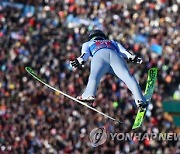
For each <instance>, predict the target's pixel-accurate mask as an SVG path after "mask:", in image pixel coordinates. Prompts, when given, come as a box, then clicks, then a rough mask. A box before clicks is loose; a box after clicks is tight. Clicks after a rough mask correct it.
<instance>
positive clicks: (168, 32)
mask: <svg viewBox="0 0 180 154" xmlns="http://www.w3.org/2000/svg"><path fill="white" fill-rule="evenodd" d="M10 2H11V3H12V4H14V3H15V2H18V1H17V0H16V1H13V0H10ZM21 2H22V3H23V2H26V1H21ZM27 2H29V3H28V5H31V6H33V7H34V12H27V13H25V14H24V13H23V12H24V10H23V9H19V8H17V7H13V6H8V5H2V2H1V3H0V4H1V5H0V153H109V152H112V153H157V154H163V153H164V154H170V153H180V151H178V150H179V149H180V144H179V143H178V142H176V141H157V140H143V141H138V140H136V139H134V140H130V141H119V142H117V141H109V140H107V141H106V142H105V143H104V144H103V145H101V146H99V147H97V148H94V147H92V145H91V143H90V140H89V133H90V131H91V130H92V129H93V128H95V127H102V126H103V127H105V128H106V130H107V133H109V132H117V133H118V132H121V133H123V132H128V133H131V132H141V133H144V132H148V133H151V132H156V133H158V132H162V133H164V132H166V133H168V132H175V127H174V125H173V121H172V119H171V117H170V116H169V115H168V114H166V113H164V112H163V109H162V101H163V100H164V99H165V98H171V97H172V96H173V93H174V91H175V90H176V91H177V88H178V84H179V77H180V76H179V66H180V63H179V58H180V56H179V54H180V53H179V52H178V51H179V48H180V46H179V43H180V35H179V25H180V18H179V17H178V16H179V15H178V2H179V1H176V0H173V1H171V0H146V1H143V0H142V1H141V3H135V2H133V3H132V4H131V5H128V4H122V3H121V2H119V3H115V1H114V0H111V1H110V0H109V1H108V0H64V1H61V0H36V1H27ZM116 2H117V0H116ZM26 6H27V5H26ZM94 28H100V29H102V30H104V32H105V33H106V34H107V35H108V36H109V38H110V39H115V40H116V41H118V42H120V43H122V44H123V45H124V47H125V48H126V49H128V50H129V51H131V52H134V53H135V54H137V55H139V56H141V57H142V58H143V60H144V63H143V64H142V65H139V64H131V63H128V65H129V68H130V72H131V73H132V74H133V75H134V76H135V77H136V79H137V80H138V82H139V83H140V85H141V87H142V89H143V90H144V89H145V84H146V80H147V70H148V69H149V68H151V67H153V66H156V67H157V68H158V81H157V84H156V89H155V93H154V95H153V98H152V103H151V104H150V105H149V110H148V112H147V117H146V119H145V122H144V124H143V126H142V128H141V129H139V130H137V131H133V130H131V126H132V122H133V120H134V116H135V112H136V107H135V104H134V102H133V97H132V94H131V92H130V91H129V90H128V89H127V87H126V85H124V84H123V83H122V82H121V81H120V80H119V79H118V78H116V77H114V76H112V75H109V74H108V75H106V76H104V77H103V78H102V82H101V84H100V86H99V89H98V92H97V97H96V101H95V104H96V108H97V109H99V110H101V111H103V112H104V113H106V114H108V115H110V116H112V117H114V118H117V119H121V120H122V121H123V122H124V123H123V124H115V123H113V122H112V121H110V120H108V119H105V118H104V117H102V116H101V115H99V114H98V113H95V112H93V111H91V110H89V109H87V108H85V107H83V106H81V105H80V104H77V103H76V102H74V101H72V100H70V99H68V98H66V97H64V96H62V95H60V94H58V93H55V92H54V91H52V90H50V89H48V88H46V87H45V86H43V85H42V84H41V83H39V82H38V81H36V80H34V79H33V78H32V77H31V76H30V75H29V74H27V72H26V71H25V69H24V68H25V66H29V67H32V68H33V69H34V71H35V72H36V73H38V74H39V75H40V76H41V77H42V78H43V79H44V80H45V81H47V82H48V83H49V84H50V85H52V86H53V87H55V88H57V89H60V90H62V91H63V92H65V93H67V94H69V95H71V96H73V97H76V96H77V95H81V93H82V91H83V89H84V88H85V86H86V84H87V80H88V76H89V63H90V61H88V62H87V63H86V65H85V67H84V68H81V69H76V70H73V69H72V68H71V66H70V64H69V60H72V59H75V58H76V57H78V56H79V55H80V49H81V45H82V43H83V42H85V41H87V34H88V32H89V31H90V30H92V29H94ZM139 35H141V37H143V38H145V40H146V41H137V39H136V38H137V36H139ZM153 43H156V44H157V45H158V46H160V47H161V48H162V53H156V52H153V51H151V48H150V46H151V45H152V44H153ZM122 73H123V72H122Z"/></svg>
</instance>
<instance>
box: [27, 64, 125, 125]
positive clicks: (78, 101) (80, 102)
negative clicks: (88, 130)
mask: <svg viewBox="0 0 180 154" xmlns="http://www.w3.org/2000/svg"><path fill="white" fill-rule="evenodd" d="M25 70H26V71H27V72H28V73H29V74H30V75H32V76H33V77H34V78H35V79H36V80H38V81H39V82H41V83H42V84H44V85H45V86H47V87H48V88H50V89H52V90H54V91H56V92H58V93H60V94H62V95H64V96H66V97H68V98H69V99H71V100H73V101H75V102H77V103H79V104H81V105H83V106H86V107H87V108H89V109H91V110H93V111H95V112H97V113H99V114H101V115H103V116H104V117H106V118H109V119H111V120H113V121H116V122H119V123H122V122H121V121H119V120H117V119H115V118H112V117H110V116H109V115H107V114H105V113H103V112H101V111H99V110H97V109H95V108H93V107H91V106H89V105H87V104H86V103H84V102H82V101H80V100H77V99H76V98H74V97H72V96H70V95H68V94H66V93H64V92H62V91H60V90H58V89H56V88H54V87H52V86H50V85H49V84H47V83H46V82H45V81H43V80H42V79H41V78H40V77H39V76H38V75H37V74H36V73H35V72H34V71H33V70H32V69H31V68H30V67H25Z"/></svg>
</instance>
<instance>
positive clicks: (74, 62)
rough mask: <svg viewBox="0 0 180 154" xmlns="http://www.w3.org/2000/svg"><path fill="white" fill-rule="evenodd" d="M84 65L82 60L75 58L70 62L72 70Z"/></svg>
mask: <svg viewBox="0 0 180 154" xmlns="http://www.w3.org/2000/svg"><path fill="white" fill-rule="evenodd" d="M84 63H85V62H84V61H83V58H76V59H75V60H72V61H70V64H71V65H72V67H73V68H77V67H81V66H82V65H83V64H84Z"/></svg>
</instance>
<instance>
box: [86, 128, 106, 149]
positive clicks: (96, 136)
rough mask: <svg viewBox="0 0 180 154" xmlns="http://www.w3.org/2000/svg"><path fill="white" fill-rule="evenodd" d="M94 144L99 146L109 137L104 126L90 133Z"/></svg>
mask: <svg viewBox="0 0 180 154" xmlns="http://www.w3.org/2000/svg"><path fill="white" fill-rule="evenodd" d="M89 138H90V141H91V143H92V146H94V147H97V146H99V145H101V144H103V143H104V142H105V141H106V139H107V134H106V130H105V128H104V127H100V128H94V129H93V130H92V131H91V132H90V134H89Z"/></svg>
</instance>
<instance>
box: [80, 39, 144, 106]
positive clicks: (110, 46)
mask: <svg viewBox="0 0 180 154" xmlns="http://www.w3.org/2000/svg"><path fill="white" fill-rule="evenodd" d="M81 53H82V54H81V56H80V57H79V58H78V60H79V61H87V59H88V57H89V56H92V61H91V70H90V76H89V80H88V84H87V87H86V89H85V91H84V93H83V94H82V98H84V99H86V98H88V97H89V96H95V94H96V90H97V87H98V85H99V83H100V79H101V77H102V76H103V75H104V74H106V73H111V74H115V75H116V76H117V77H118V78H120V79H121V80H122V81H123V82H124V83H125V84H126V85H127V87H128V88H129V89H130V90H131V92H132V94H133V95H134V98H135V102H136V103H137V101H138V100H142V101H145V98H144V96H143V95H142V91H141V88H140V86H139V84H138V83H137V81H136V80H135V78H134V77H133V76H132V75H131V74H130V73H129V70H128V68H127V65H126V62H125V61H124V58H127V59H129V58H130V57H132V56H134V55H133V54H131V53H130V52H128V51H127V50H126V49H125V48H124V47H123V46H122V45H121V44H120V43H118V42H116V41H114V40H91V41H88V42H85V43H84V44H83V45H82V50H81Z"/></svg>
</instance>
